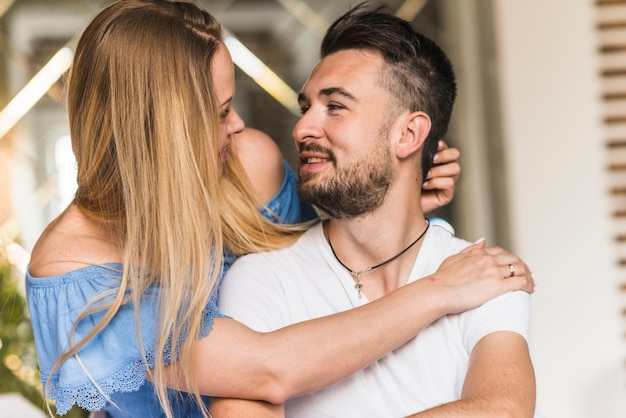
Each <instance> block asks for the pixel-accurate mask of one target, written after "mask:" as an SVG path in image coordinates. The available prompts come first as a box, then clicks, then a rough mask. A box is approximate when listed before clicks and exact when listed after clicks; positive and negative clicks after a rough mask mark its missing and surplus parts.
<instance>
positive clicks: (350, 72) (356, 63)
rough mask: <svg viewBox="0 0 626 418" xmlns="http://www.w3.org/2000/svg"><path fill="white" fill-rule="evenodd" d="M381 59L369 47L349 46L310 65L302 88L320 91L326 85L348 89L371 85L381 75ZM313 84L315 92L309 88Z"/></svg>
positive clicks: (324, 88) (308, 91)
mask: <svg viewBox="0 0 626 418" xmlns="http://www.w3.org/2000/svg"><path fill="white" fill-rule="evenodd" d="M382 64H383V59H382V56H381V55H380V54H378V53H377V52H375V51H371V50H363V49H348V50H342V51H338V52H335V53H333V54H330V55H328V56H326V57H324V58H322V59H321V60H320V61H319V62H318V63H317V64H316V65H315V67H314V68H313V70H312V71H311V74H310V76H309V78H308V80H307V81H306V82H305V84H304V86H303V88H302V91H303V92H305V93H308V94H322V93H323V92H325V91H327V90H328V89H339V90H344V91H351V90H354V89H358V88H372V87H374V85H375V84H378V83H375V81H376V80H377V78H378V77H379V75H380V67H381V65H382ZM312 88H314V89H315V92H313V91H310V90H311V89H312Z"/></svg>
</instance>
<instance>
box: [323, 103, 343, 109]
mask: <svg viewBox="0 0 626 418" xmlns="http://www.w3.org/2000/svg"><path fill="white" fill-rule="evenodd" d="M326 107H327V108H328V110H341V109H343V108H344V107H343V106H341V105H339V104H336V103H329V104H328V106H326Z"/></svg>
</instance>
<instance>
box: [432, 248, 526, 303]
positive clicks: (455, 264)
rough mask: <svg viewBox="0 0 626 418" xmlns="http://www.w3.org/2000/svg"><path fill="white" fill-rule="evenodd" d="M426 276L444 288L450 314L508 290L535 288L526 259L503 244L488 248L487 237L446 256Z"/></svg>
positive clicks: (443, 293)
mask: <svg viewBox="0 0 626 418" xmlns="http://www.w3.org/2000/svg"><path fill="white" fill-rule="evenodd" d="M426 279H427V280H429V281H430V282H431V283H432V284H433V285H435V286H438V287H439V289H440V290H442V292H441V294H442V295H443V298H444V308H445V310H446V312H447V313H458V312H463V311H465V310H468V309H473V308H475V307H477V306H480V305H482V304H483V303H485V302H487V301H489V300H491V299H493V298H495V297H497V296H500V295H502V294H504V293H506V292H509V291H513V290H523V291H526V292H528V293H533V292H534V290H535V281H534V279H533V276H532V273H531V271H530V269H529V268H528V266H527V265H526V263H524V261H522V260H521V259H520V258H519V257H517V256H516V255H515V254H512V253H510V252H508V251H506V250H504V249H502V248H500V247H486V246H485V241H484V240H480V241H477V242H476V243H475V244H473V245H471V246H469V247H467V248H465V249H464V250H463V251H461V252H460V253H458V254H455V255H453V256H450V257H448V258H446V259H445V260H444V262H443V263H442V264H441V266H440V267H439V269H438V270H437V271H436V272H435V273H434V274H432V275H430V276H428V277H427V278H426Z"/></svg>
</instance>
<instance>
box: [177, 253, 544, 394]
mask: <svg viewBox="0 0 626 418" xmlns="http://www.w3.org/2000/svg"><path fill="white" fill-rule="evenodd" d="M510 263H514V264H515V265H516V267H517V266H518V265H519V266H520V268H519V269H516V275H515V276H514V277H511V278H505V277H506V276H508V275H509V267H508V265H509V264H510ZM533 288H534V282H533V279H532V276H531V274H530V272H529V270H528V268H527V267H526V266H525V264H524V263H523V262H522V261H521V260H520V259H519V258H517V257H516V256H514V255H513V254H510V253H508V252H506V251H504V250H502V249H501V248H498V247H488V248H485V247H484V242H481V243H479V244H475V245H473V246H471V247H468V248H467V249H465V250H464V251H462V252H461V253H459V254H456V255H454V256H451V257H449V258H448V259H446V261H444V263H443V264H442V265H441V267H440V268H439V269H438V270H437V271H436V272H435V273H434V274H432V275H430V276H428V277H426V278H424V279H422V280H418V281H416V282H414V283H411V284H409V285H406V286H404V287H402V288H400V289H398V290H396V291H394V292H392V293H389V294H388V295H387V296H385V297H383V298H380V299H377V300H375V301H373V302H371V303H369V304H367V305H364V306H361V307H358V308H355V309H351V310H349V311H346V312H342V313H339V314H335V315H330V316H327V317H322V318H318V319H315V320H311V321H306V322H301V323H298V324H294V325H291V326H288V327H285V328H281V329H279V330H276V331H273V332H268V333H258V332H255V331H252V330H251V329H249V328H247V327H246V326H244V325H242V324H240V323H238V322H236V321H234V320H232V319H216V320H215V321H214V326H213V330H212V331H211V332H210V333H209V335H208V336H207V337H205V338H202V339H200V340H196V341H194V347H193V349H194V357H195V362H194V364H193V365H192V368H191V369H192V370H194V372H195V375H194V379H197V381H198V383H199V389H200V392H201V393H203V394H207V395H211V396H216V397H229V398H246V399H260V400H265V401H268V402H271V403H274V404H279V403H283V402H284V401H285V400H287V399H289V398H291V397H294V396H298V395H302V394H304V393H309V392H313V391H315V390H318V389H320V388H322V387H325V386H328V385H330V384H332V383H335V382H337V381H339V380H341V379H343V378H345V377H347V376H349V375H351V374H353V373H355V372H356V371H358V370H360V369H362V368H364V367H366V366H367V365H368V364H370V363H371V362H373V361H375V360H376V359H378V358H380V357H382V356H383V355H384V354H386V353H387V352H389V351H391V350H393V349H395V348H397V347H398V346H400V345H402V344H403V343H405V342H406V341H408V340H409V339H411V338H412V337H413V336H415V335H416V334H417V333H418V332H419V331H420V330H421V329H423V328H424V327H426V326H427V325H429V324H430V323H431V322H433V321H434V320H436V319H437V318H439V317H441V316H443V315H446V314H449V313H457V312H461V311H465V310H467V309H471V308H474V307H476V306H479V305H481V304H482V303H484V302H486V301H487V300H490V299H492V298H494V297H496V296H498V295H501V294H503V293H506V292H508V291H512V290H518V289H522V290H525V291H528V292H532V291H533ZM169 369H170V372H171V373H172V374H171V376H170V377H171V378H172V379H171V384H172V386H173V387H178V388H181V389H185V388H184V387H181V386H180V385H177V384H176V380H175V379H173V377H174V376H175V373H176V367H175V362H174V363H173V365H172V366H170V367H169Z"/></svg>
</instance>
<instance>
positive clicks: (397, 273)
mask: <svg viewBox="0 0 626 418" xmlns="http://www.w3.org/2000/svg"><path fill="white" fill-rule="evenodd" d="M387 201H388V202H390V201H391V202H393V200H391V199H387ZM411 203H412V204H411ZM427 225H428V224H427V221H426V220H425V219H424V216H423V213H422V211H421V207H420V205H419V204H415V202H402V203H399V204H395V205H392V204H390V203H387V204H384V205H383V206H382V207H381V208H379V209H378V210H376V211H375V212H373V213H370V214H367V215H363V216H360V217H357V218H353V219H349V220H338V219H330V220H329V221H328V222H327V224H326V225H325V233H326V238H327V239H328V240H329V242H330V244H331V247H332V250H333V252H334V253H335V256H336V257H337V259H338V260H339V262H340V263H341V264H343V265H344V267H345V268H346V269H347V270H349V271H352V272H354V273H353V274H352V276H353V278H354V279H355V283H361V284H362V287H361V291H362V292H363V294H364V295H365V296H366V297H367V298H368V299H370V300H373V299H377V298H378V297H380V296H383V295H384V294H386V293H389V292H390V291H393V290H395V289H397V288H398V287H400V286H402V285H404V284H406V282H407V280H408V276H409V273H410V272H411V269H412V267H413V264H414V262H415V258H416V257H417V254H418V253H419V249H420V247H421V244H422V241H423V237H422V238H421V239H419V240H417V238H418V237H420V236H421V235H422V234H423V233H424V232H425V230H426V228H427ZM416 240H417V242H416ZM411 244H413V245H411ZM409 246H410V247H409ZM405 249H406V251H404V250H405ZM403 251H404V252H403ZM398 254H400V255H398ZM396 255H398V257H396V258H394V256H396ZM390 259H392V260H391V261H389V262H387V263H385V261H387V260H390ZM381 263H382V265H380V264H381ZM379 265H380V266H379ZM377 266H378V267H377ZM372 267H376V268H372ZM368 269H369V270H368ZM358 272H362V273H360V274H358V277H356V275H357V274H356V273H358Z"/></svg>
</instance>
